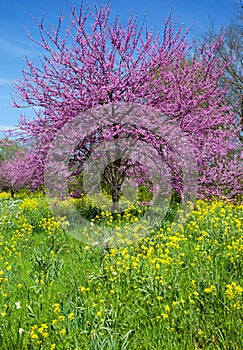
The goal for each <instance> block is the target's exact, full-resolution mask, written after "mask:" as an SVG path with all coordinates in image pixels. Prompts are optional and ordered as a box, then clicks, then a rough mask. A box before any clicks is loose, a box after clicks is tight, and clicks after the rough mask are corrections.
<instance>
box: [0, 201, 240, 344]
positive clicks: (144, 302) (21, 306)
mask: <svg viewBox="0 0 243 350" xmlns="http://www.w3.org/2000/svg"><path fill="white" fill-rule="evenodd" d="M242 211H243V205H242V204H241V205H240V204H238V205H237V204H231V203H230V202H227V201H217V200H215V201H210V202H209V201H202V200H198V201H197V202H196V204H195V209H194V210H193V211H192V212H191V214H190V217H189V218H188V220H187V222H186V223H185V224H184V225H183V226H180V227H179V228H178V230H176V231H173V230H171V226H170V225H164V227H163V228H161V229H160V230H158V231H157V232H152V233H151V232H147V235H145V236H146V237H144V238H143V239H140V240H138V241H137V242H135V243H133V244H131V245H128V246H120V247H111V248H109V247H100V246H89V245H85V244H83V243H82V242H80V241H78V240H76V239H74V238H73V237H72V236H71V235H69V234H68V232H67V231H66V230H65V227H64V226H63V223H62V222H61V221H60V220H58V219H57V218H54V217H53V216H52V214H51V211H50V209H49V207H48V205H47V202H46V200H45V198H43V197H26V198H24V199H21V198H17V199H15V200H12V199H7V198H4V195H2V199H0V250H1V257H0V320H1V322H0V349H1V350H19V349H24V350H26V349H46V350H54V349H60V350H61V349H70V350H71V349H78V350H86V349H87V350H100V349H110V350H125V349H127V350H133V349H134V350H153V349H158V350H169V349H178V350H183V349H186V350H191V349H220V350H222V349H232V350H233V349H239V350H242V349H243V336H242V335H243V274H242V272H243V269H242V266H243V259H242V258H243V234H242V233H243V215H242Z"/></svg>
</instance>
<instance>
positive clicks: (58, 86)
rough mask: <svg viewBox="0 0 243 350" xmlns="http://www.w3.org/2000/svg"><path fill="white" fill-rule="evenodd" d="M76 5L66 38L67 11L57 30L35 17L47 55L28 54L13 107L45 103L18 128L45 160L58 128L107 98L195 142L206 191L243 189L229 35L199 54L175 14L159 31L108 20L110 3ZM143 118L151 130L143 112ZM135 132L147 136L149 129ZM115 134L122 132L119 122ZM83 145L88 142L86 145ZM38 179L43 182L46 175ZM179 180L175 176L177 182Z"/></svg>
mask: <svg viewBox="0 0 243 350" xmlns="http://www.w3.org/2000/svg"><path fill="white" fill-rule="evenodd" d="M70 10H71V18H70V25H69V26H68V28H67V29H66V31H65V34H64V36H63V38H61V35H60V33H61V24H62V21H63V17H62V16H60V17H59V21H58V26H57V28H56V29H53V28H52V29H51V30H47V29H46V28H45V27H44V24H43V19H42V20H41V21H40V22H38V21H37V25H38V27H39V30H40V40H35V39H33V38H31V39H32V40H34V42H35V43H36V44H37V45H39V46H40V47H41V48H42V49H43V51H44V52H45V54H44V55H43V58H42V59H41V65H40V66H36V65H34V64H33V63H32V62H31V61H30V60H27V62H26V64H27V70H24V71H23V79H22V80H21V81H19V82H18V83H17V84H16V88H17V91H18V94H19V96H20V99H21V100H22V101H23V104H22V103H19V102H15V106H16V107H22V106H26V105H27V106H31V107H38V108H39V112H38V113H37V118H35V119H33V120H30V121H28V120H26V119H25V118H21V119H20V124H19V128H20V129H21V130H22V131H23V139H24V138H25V137H30V138H31V139H32V140H33V142H34V143H38V152H39V155H41V157H42V166H44V162H45V157H46V154H47V152H48V149H49V147H50V144H51V142H52V141H53V139H54V137H55V135H56V132H57V131H58V130H61V129H62V128H63V127H64V126H65V124H66V123H68V122H69V121H71V120H72V119H74V118H75V117H76V116H77V115H79V114H80V113H82V112H84V111H88V110H89V109H90V108H92V107H94V106H98V105H106V104H109V103H128V104H129V103H140V104H144V105H147V106H150V107H155V108H157V109H159V110H160V112H161V115H166V116H167V117H168V118H169V119H171V120H172V121H174V122H176V123H177V125H179V126H180V129H181V131H182V132H183V133H184V134H185V135H186V136H187V137H188V139H189V140H190V142H191V144H192V147H193V150H194V153H195V156H196V161H197V167H198V172H199V194H200V195H201V196H206V195H207V194H208V193H210V195H222V194H224V192H225V190H224V189H225V186H226V187H227V189H228V192H227V196H231V195H234V194H235V193H236V192H241V193H242V191H243V190H242V186H241V187H240V186H239V181H238V178H239V177H240V176H241V174H242V167H240V165H239V159H236V158H235V157H233V158H232V157H230V156H228V154H229V153H231V154H232V152H234V150H235V149H236V148H237V146H238V136H237V135H238V130H237V123H236V120H235V115H234V113H233V110H232V109H231V107H230V106H228V105H225V103H224V96H225V91H224V90H223V89H222V88H221V87H220V85H219V77H220V76H221V75H222V72H223V69H224V67H225V63H223V62H221V64H218V60H217V52H218V50H219V48H220V45H221V43H222V40H223V39H222V38H220V37H219V38H218V41H217V42H216V43H215V44H214V45H213V46H211V47H208V48H206V46H205V45H204V46H203V49H201V50H200V49H199V53H200V54H199V55H197V56H190V55H189V53H190V46H189V45H188V42H187V34H188V30H186V31H185V33H183V31H182V30H183V28H182V27H179V29H177V28H176V26H175V24H174V22H173V20H172V19H171V18H170V17H169V18H168V20H166V21H165V22H164V29H163V32H162V34H160V33H153V32H151V31H149V30H148V28H147V27H144V26H142V27H139V26H138V23H137V19H134V18H133V17H132V16H130V18H129V20H128V23H127V24H126V25H122V23H121V22H120V20H119V18H118V17H117V18H116V19H115V20H114V21H113V23H110V21H109V15H110V8H109V6H105V7H100V8H98V7H95V9H94V11H91V10H90V9H89V8H87V9H86V10H85V9H84V8H83V7H82V6H81V8H80V9H79V11H76V9H75V8H73V9H70ZM29 36H30V35H29ZM30 37H31V36H30ZM141 120H142V121H143V124H144V126H146V127H147V129H149V127H150V125H147V124H146V123H147V121H146V118H145V117H144V116H143V115H141ZM87 123H89V121H88V120H87ZM132 133H133V134H134V130H133V132H132ZM136 133H137V135H140V136H137V137H138V138H139V137H140V139H141V138H142V137H143V136H142V135H143V134H144V129H143V128H140V130H136ZM26 135H27V136H26ZM110 136H111V137H113V139H115V138H116V137H117V129H116V127H115V125H113V126H112V127H111V129H110ZM92 140H94V143H95V142H99V138H97V137H96V138H95V137H94V135H93V136H92V137H91V139H90V140H89V142H88V143H89V144H92ZM145 140H146V141H147V142H151V144H153V145H155V147H157V149H160V148H161V147H163V140H161V139H160V138H159V137H158V138H156V137H153V135H152V134H150V135H147V136H146V137H145ZM83 146H84V148H87V143H86V144H85V145H84V144H83ZM89 151H90V152H91V151H92V150H91V149H90V150H89ZM221 158H222V159H224V163H223V164H220V161H219V160H220V159H221ZM216 160H217V161H216ZM79 161H81V160H80V159H79ZM225 162H226V163H227V164H228V165H226V163H225ZM38 164H40V163H38ZM227 166H229V167H230V169H231V174H233V173H234V172H235V173H237V176H230V177H228V178H227V177H225V173H223V172H222V171H221V170H222V167H223V168H224V169H226V168H227ZM81 168H82V167H81ZM41 169H42V168H41V167H40V168H39V170H40V175H41ZM239 171H240V172H241V173H239ZM221 175H222V177H223V178H222V179H220V177H221ZM39 179H40V182H41V181H42V177H41V176H40V177H39ZM115 181H117V179H116V180H115ZM176 181H177V180H176V177H175V181H174V182H175V186H176ZM225 182H227V184H225ZM222 183H223V186H220V184H222ZM113 184H114V183H113ZM213 184H215V186H213Z"/></svg>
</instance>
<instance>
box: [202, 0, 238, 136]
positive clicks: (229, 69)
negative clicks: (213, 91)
mask: <svg viewBox="0 0 243 350" xmlns="http://www.w3.org/2000/svg"><path fill="white" fill-rule="evenodd" d="M235 7H236V9H235V10H236V11H235V15H234V16H232V17H231V19H230V20H229V23H228V24H227V25H226V26H225V27H222V28H221V29H220V30H219V31H218V32H217V31H216V30H215V27H214V24H213V23H212V24H211V27H210V28H209V29H208V32H207V33H206V34H205V35H204V37H203V41H204V42H207V43H210V44H212V43H214V42H215V41H217V38H218V35H219V34H220V35H223V36H224V41H223V43H222V45H221V47H220V48H219V50H218V52H217V57H218V58H219V60H220V62H221V61H223V62H224V63H228V64H226V65H225V69H224V72H223V74H222V76H221V77H220V81H221V83H222V84H223V86H226V87H227V94H226V98H227V102H228V103H230V104H232V106H233V107H234V109H235V112H236V114H237V117H238V118H237V119H238V123H239V125H240V133H239V138H240V140H241V142H242V143H243V2H242V0H238V1H237V3H236V5H235Z"/></svg>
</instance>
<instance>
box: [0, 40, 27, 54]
mask: <svg viewBox="0 0 243 350" xmlns="http://www.w3.org/2000/svg"><path fill="white" fill-rule="evenodd" d="M0 52H3V53H4V54H11V55H14V56H18V57H19V56H24V55H25V54H27V53H28V52H27V50H24V49H23V48H22V47H21V46H18V45H16V44H15V43H13V42H11V41H9V40H6V39H3V38H0Z"/></svg>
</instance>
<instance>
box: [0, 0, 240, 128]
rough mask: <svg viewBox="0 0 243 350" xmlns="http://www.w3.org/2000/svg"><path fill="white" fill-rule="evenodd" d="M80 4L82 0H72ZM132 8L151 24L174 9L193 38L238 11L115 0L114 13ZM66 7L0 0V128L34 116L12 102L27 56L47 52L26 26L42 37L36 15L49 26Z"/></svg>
mask: <svg viewBox="0 0 243 350" xmlns="http://www.w3.org/2000/svg"><path fill="white" fill-rule="evenodd" d="M105 2H106V1H105V0H104V1H100V0H97V1H93V0H92V1H88V3H89V5H90V6H91V7H92V6H93V4H95V3H97V4H98V5H100V4H104V3H105ZM70 3H71V4H75V3H76V4H78V3H79V1H78V0H76V1H75V0H70ZM130 10H132V12H133V13H134V14H139V15H140V16H141V18H143V16H144V14H145V13H146V23H147V24H148V25H149V27H150V28H154V29H159V28H161V27H162V24H163V22H162V19H163V18H167V17H168V15H169V13H170V11H171V10H172V11H173V17H174V18H175V19H177V20H178V23H179V24H181V23H184V25H185V26H191V25H192V24H193V23H194V26H193V29H192V31H191V37H192V38H198V37H200V36H201V35H202V34H203V32H204V31H205V30H206V29H207V27H208V26H209V24H210V21H212V20H214V21H215V25H216V26H217V27H219V26H220V25H225V24H226V23H227V22H228V20H229V18H230V16H231V15H232V14H233V13H234V0H220V1H219V0H184V1H182V0H150V1H148V0H139V1H133V0H130V1H127V0H123V1H121V0H113V1H112V15H115V14H119V15H120V17H121V19H122V20H123V21H125V20H126V19H127V17H128V15H129V12H130ZM60 11H63V13H64V16H65V15H66V17H68V10H67V5H66V0H54V1H53V0H52V1H51V0H41V1H40V0H21V1H19V0H1V2H0V129H6V128H12V127H13V126H16V125H17V122H18V118H19V116H20V114H21V113H22V114H25V115H26V116H27V117H28V118H31V117H34V112H33V111H32V110H31V109H30V110H29V109H24V110H23V111H21V110H19V109H16V108H13V107H12V106H11V94H13V93H14V90H13V86H12V84H13V82H14V80H16V79H18V78H21V76H22V73H21V71H22V69H23V68H24V67H25V63H24V57H25V55H27V56H28V57H30V58H31V59H32V60H33V61H34V62H36V63H38V57H39V56H41V54H42V53H43V52H42V51H41V49H40V48H39V47H37V46H36V45H34V44H33V43H32V42H31V41H30V39H29V38H28V37H27V36H26V33H25V29H24V28H25V27H27V28H28V30H29V31H30V32H31V34H32V36H33V37H38V36H37V33H38V29H37V26H36V24H35V22H34V21H33V19H32V17H33V16H34V17H35V18H37V19H40V18H41V16H42V15H45V23H46V25H47V26H50V25H52V24H56V23H57V18H58V16H59V14H60Z"/></svg>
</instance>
